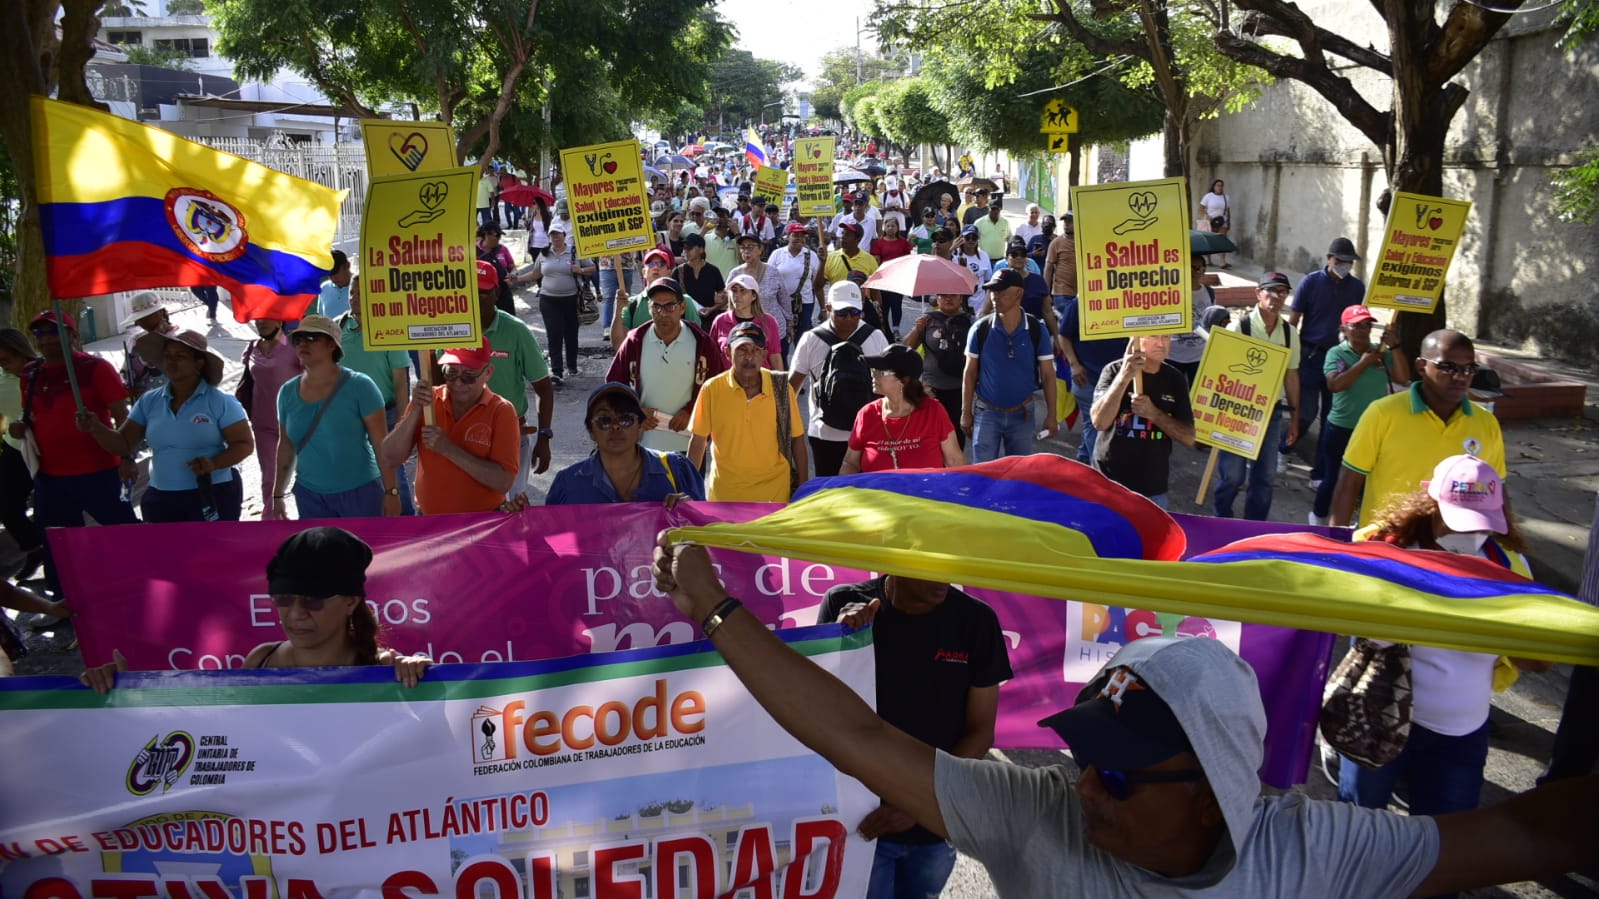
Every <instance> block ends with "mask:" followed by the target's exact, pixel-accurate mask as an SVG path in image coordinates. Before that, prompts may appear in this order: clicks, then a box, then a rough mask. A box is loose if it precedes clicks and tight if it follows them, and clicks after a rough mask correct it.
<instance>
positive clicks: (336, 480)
mask: <svg viewBox="0 0 1599 899" xmlns="http://www.w3.org/2000/svg"><path fill="white" fill-rule="evenodd" d="M289 340H290V341H291V342H292V343H293V345H294V352H295V355H297V356H298V357H299V358H300V364H301V365H302V366H304V368H305V374H302V375H297V376H295V377H294V378H291V379H290V380H289V381H288V382H287V383H286V384H284V385H283V389H282V390H280V391H278V422H279V426H280V429H281V430H280V431H279V434H278V471H277V477H276V479H275V480H274V488H275V489H274V490H273V493H272V506H271V510H270V512H269V513H268V514H267V515H266V516H265V517H266V518H267V519H268V520H272V519H278V520H283V519H287V518H288V517H289V516H288V511H287V509H286V503H285V497H286V496H287V495H288V492H289V491H288V489H287V488H288V486H289V483H290V476H291V475H292V476H293V484H294V489H293V492H294V502H295V505H296V507H297V508H298V509H299V512H300V517H301V518H374V517H376V516H378V515H384V516H392V515H399V514H400V487H399V479H398V475H397V474H396V473H395V470H394V468H393V467H392V466H386V467H384V468H382V469H381V470H380V469H379V467H378V450H379V447H381V446H383V438H384V437H386V436H388V430H389V429H388V423H387V421H386V419H385V418H384V413H383V394H382V393H381V392H380V391H379V390H378V385H377V384H375V383H373V381H372V379H371V378H369V377H367V376H366V375H364V374H361V373H360V372H355V371H350V370H349V369H347V368H345V367H343V366H341V365H340V364H339V360H340V359H343V358H344V349H343V347H342V346H341V345H340V341H341V332H340V330H339V326H338V325H336V324H334V322H333V320H332V319H330V318H328V317H327V316H325V315H308V316H306V317H305V318H303V319H301V320H300V326H299V327H298V328H297V329H295V331H294V334H293V335H291V336H290V338H289Z"/></svg>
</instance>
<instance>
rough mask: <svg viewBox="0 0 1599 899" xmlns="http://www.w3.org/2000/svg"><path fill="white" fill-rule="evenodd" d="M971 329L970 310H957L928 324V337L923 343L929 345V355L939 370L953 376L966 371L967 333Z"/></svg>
mask: <svg viewBox="0 0 1599 899" xmlns="http://www.w3.org/2000/svg"><path fill="white" fill-rule="evenodd" d="M934 329H937V330H934ZM971 330H972V316H971V313H969V312H957V313H955V314H954V315H952V316H950V317H948V318H945V319H944V320H943V321H941V322H933V323H932V324H930V325H929V326H928V328H927V331H928V333H927V334H926V335H925V337H926V339H925V340H923V341H922V343H923V345H924V346H926V347H927V355H928V356H930V357H932V359H933V361H934V362H935V363H937V364H938V370H939V371H941V372H943V373H944V374H946V375H950V376H951V377H958V376H960V375H962V374H964V373H965V371H966V335H967V334H968V333H969V332H970V331H971Z"/></svg>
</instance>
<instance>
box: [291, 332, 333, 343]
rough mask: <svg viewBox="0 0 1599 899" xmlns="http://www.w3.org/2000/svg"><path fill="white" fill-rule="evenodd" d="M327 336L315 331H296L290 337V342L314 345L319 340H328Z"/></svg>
mask: <svg viewBox="0 0 1599 899" xmlns="http://www.w3.org/2000/svg"><path fill="white" fill-rule="evenodd" d="M327 336H328V335H326V334H318V333H317V332H315V331H295V332H294V333H293V334H292V335H290V337H289V342H291V343H313V342H315V341H318V340H326V339H327Z"/></svg>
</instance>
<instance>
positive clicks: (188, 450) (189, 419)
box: [128, 380, 244, 490]
mask: <svg viewBox="0 0 1599 899" xmlns="http://www.w3.org/2000/svg"><path fill="white" fill-rule="evenodd" d="M128 420H129V421H134V422H138V423H139V424H141V425H143V426H144V439H145V442H147V443H149V444H150V451H151V452H152V453H153V454H154V455H153V456H152V457H151V459H150V486H152V487H154V488H155V489H157V490H194V489H197V486H198V485H197V484H196V482H195V475H194V472H192V471H190V470H189V460H190V459H193V458H195V457H197V456H215V455H216V454H217V453H220V452H222V450H223V449H224V448H225V447H227V445H228V442H227V440H225V439H223V437H222V429H223V428H227V427H231V426H233V425H235V424H238V423H239V422H241V421H244V407H243V406H241V405H239V401H238V400H236V399H234V398H233V396H232V395H231V394H229V393H226V392H225V391H221V390H218V389H216V388H215V387H212V386H211V385H210V384H208V383H206V382H205V381H204V380H201V381H200V386H199V387H197V388H195V391H194V395H193V396H190V397H189V398H188V399H187V400H184V401H183V405H182V406H180V407H178V411H177V412H173V411H172V385H171V384H170V383H168V384H162V385H161V386H160V387H157V388H156V389H154V390H149V391H146V392H145V393H144V394H143V395H142V396H140V397H139V399H138V401H137V402H135V403H134V404H133V409H132V410H131V411H129V412H128ZM231 480H233V469H232V468H219V469H217V470H216V471H213V472H211V483H213V484H222V483H226V482H227V481H231Z"/></svg>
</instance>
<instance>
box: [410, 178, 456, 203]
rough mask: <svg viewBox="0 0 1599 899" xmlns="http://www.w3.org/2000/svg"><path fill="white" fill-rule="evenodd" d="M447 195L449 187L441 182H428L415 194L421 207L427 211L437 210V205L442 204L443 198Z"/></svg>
mask: <svg viewBox="0 0 1599 899" xmlns="http://www.w3.org/2000/svg"><path fill="white" fill-rule="evenodd" d="M449 195H450V186H449V185H448V184H445V183H444V182H443V181H429V182H428V183H426V184H424V185H422V188H421V189H420V190H418V191H417V192H416V198H417V199H418V200H421V201H422V205H423V206H424V207H425V208H428V209H437V208H439V204H440V203H443V202H444V198H445V197H447V196H449Z"/></svg>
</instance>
